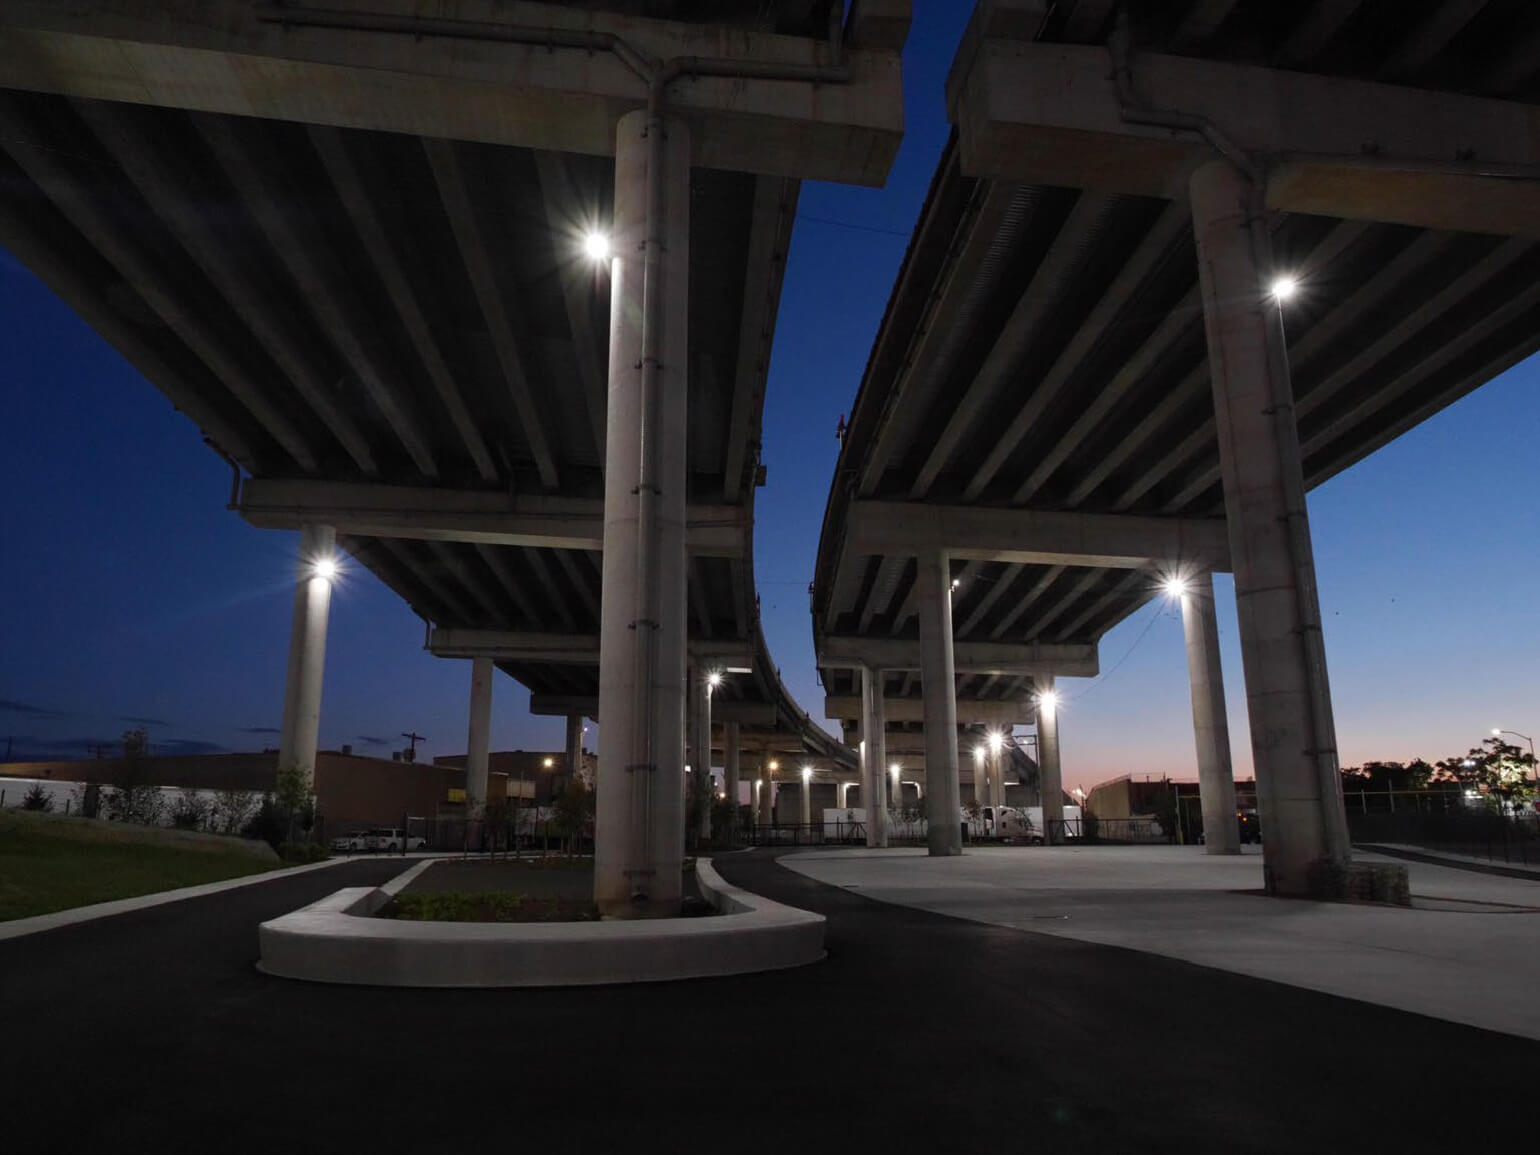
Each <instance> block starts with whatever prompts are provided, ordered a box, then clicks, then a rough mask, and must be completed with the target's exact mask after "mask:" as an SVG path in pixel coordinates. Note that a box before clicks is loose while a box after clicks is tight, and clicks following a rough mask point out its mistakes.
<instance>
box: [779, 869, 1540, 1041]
mask: <svg viewBox="0 0 1540 1155" xmlns="http://www.w3.org/2000/svg"><path fill="white" fill-rule="evenodd" d="M1358 857H1359V858H1361V859H1364V860H1378V861H1389V860H1388V859H1386V858H1384V857H1383V856H1380V855H1373V854H1360V855H1358ZM780 862H781V864H782V865H783V866H787V867H789V868H791V869H792V870H796V871H799V872H801V873H803V874H806V875H808V876H809V877H812V878H815V879H817V880H819V881H820V882H825V883H828V884H830V885H834V886H841V887H845V888H847V889H850V890H852V891H854V892H855V893H858V894H862V895H865V896H866V897H868V898H873V899H877V900H879V901H884V902H892V903H898V904H900V905H904V906H911V907H916V908H919V909H921V910H927V911H932V912H934V913H937V914H945V915H951V916H953V917H956V918H965V919H971V920H973V921H975V922H982V923H989V924H993V925H996V926H1005V927H1012V928H1015V929H1018V930H1029V931H1033V932H1035V933H1039V934H1048V935H1055V936H1058V937H1061V938H1069V939H1077V940H1080V941H1083V942H1092V943H1101V944H1105V945H1110V946H1119V947H1125V948H1127V949H1129V950H1136V951H1144V952H1148V953H1151V954H1157V955H1163V956H1166V957H1168V958H1177V959H1183V960H1185V961H1188V962H1193V963H1198V964H1200V965H1203V966H1209V967H1217V968H1219V969H1222V970H1227V971H1233V972H1236V973H1239V974H1246V975H1252V976H1254V977H1257V978H1263V979H1270V980H1272V981H1274V982H1281V983H1288V984H1291V985H1293V986H1299V987H1304V988H1307V989H1310V990H1316V991H1324V992H1327V993H1329V994H1335V995H1341V996H1344V997H1347V998H1353V999H1361V1000H1363V1001H1365V1002H1370V1003H1377V1004H1380V1005H1382V1006H1389V1007H1396V1008H1399V1009H1402V1010H1408V1011H1414V1012H1418V1013H1421V1014H1426V1015H1432V1016H1435V1017H1438V1018H1442V1019H1447V1020H1449V1021H1451V1022H1457V1023H1466V1024H1469V1025H1472V1026H1478V1027H1485V1028H1488V1029H1490V1030H1496V1031H1505V1032H1508V1033H1510V1034H1516V1035H1522V1036H1524V1037H1527V1038H1531V1039H1540V1000H1537V999H1536V998H1535V960H1536V959H1537V958H1540V886H1536V885H1535V883H1534V882H1532V881H1529V880H1528V879H1515V878H1502V877H1496V876H1493V875H1489V874H1478V873H1474V872H1471V871H1467V870H1458V869H1453V868H1450V867H1443V866H1435V865H1432V864H1427V863H1421V862H1412V863H1408V864H1407V866H1408V872H1409V875H1410V878H1411V886H1412V895H1413V908H1412V909H1404V908H1398V907H1385V906H1349V905H1343V904H1336V903H1317V902H1307V901H1301V900H1292V899H1274V898H1268V897H1266V896H1264V895H1262V894H1261V893H1260V892H1261V886H1262V860H1261V855H1260V853H1256V852H1252V853H1248V854H1245V855H1242V856H1239V857H1220V856H1209V855H1205V854H1204V853H1203V852H1202V850H1201V848H1197V847H1180V846H1065V847H995V848H981V849H978V850H975V851H972V852H970V853H967V854H964V855H963V856H961V857H958V858H928V857H927V856H926V855H925V853H924V851H913V850H888V851H864V850H854V851H843V850H842V851H821V852H813V851H810V852H804V853H801V854H788V855H785V856H784V857H782V858H781V859H780Z"/></svg>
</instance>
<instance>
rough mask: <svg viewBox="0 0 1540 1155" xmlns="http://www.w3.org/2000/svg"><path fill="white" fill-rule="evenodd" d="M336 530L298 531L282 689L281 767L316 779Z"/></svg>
mask: <svg viewBox="0 0 1540 1155" xmlns="http://www.w3.org/2000/svg"><path fill="white" fill-rule="evenodd" d="M336 549H337V531H336V530H335V529H333V528H332V527H331V526H329V525H307V526H305V528H304V529H302V530H301V531H300V535H299V582H298V584H297V585H296V586H295V587H294V616H293V618H292V619H291V622H290V625H289V675H288V680H287V682H285V684H284V690H283V729H282V730H280V731H279V739H278V769H279V770H280V771H282V770H288V769H292V768H295V767H297V768H299V769H300V770H302V771H304V774H305V778H306V779H307V780H308V781H310V782H311V783H314V781H315V750H316V742H317V741H318V740H319V737H320V732H321V680H322V676H323V675H324V674H325V671H326V622H327V617H328V615H329V614H330V612H331V604H332V575H333V574H334V573H335V567H336V557H335V554H336Z"/></svg>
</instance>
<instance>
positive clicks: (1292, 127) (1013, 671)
mask: <svg viewBox="0 0 1540 1155" xmlns="http://www.w3.org/2000/svg"><path fill="white" fill-rule="evenodd" d="M1537 46H1540V9H1537V8H1536V7H1535V6H1534V5H1532V4H1525V3H1509V2H1502V0H1492V2H1489V3H1479V2H1478V3H1466V2H1463V0H1449V2H1443V0H1419V2H1416V3H1385V2H1380V0H1316V2H1313V3H1300V4H1272V3H1265V2H1257V0H1186V2H1180V3H1169V4H1168V3H1159V4H1157V3H1141V2H1138V0H1129V2H1128V3H1125V4H1116V3H1113V2H1112V0H1076V2H1069V0H1065V2H1059V3H1052V4H1047V3H1041V2H1032V0H981V2H980V3H979V5H978V7H977V8H976V10H975V13H974V15H973V19H972V21H971V23H970V25H969V28H968V31H967V33H966V34H965V37H964V40H963V43H962V46H961V48H960V50H959V52H958V55H957V58H956V60H955V62H954V65H953V68H952V71H951V74H950V76H949V79H948V82H947V90H946V99H947V107H948V113H949V118H950V120H951V122H952V124H953V126H954V131H953V135H952V139H951V141H950V143H949V145H948V146H947V148H946V150H945V153H944V155H943V156H942V158H941V161H940V164H939V165H938V168H937V170H936V173H935V176H934V179H933V181H932V183H931V187H930V191H929V194H928V196H927V198H926V201H925V204H924V207H923V209H922V211H921V214H920V219H919V222H918V224H917V226H916V228H915V230H914V234H913V237H912V239H911V241H910V244H909V248H908V251H907V253H906V255H905V258H904V262H903V265H902V268H901V271H900V273H899V276H898V280H897V283H896V285H895V287H894V289H893V292H892V295H891V297H890V299H889V303H888V308H887V312H886V315H885V316H884V319H883V321H882V324H881V327H880V329H879V332H878V335H877V338H876V341H875V344H874V345H873V348H872V352H871V356H870V359H869V361H868V364H867V367H866V370H865V374H864V376H863V378H862V381H861V385H860V389H859V392H858V394H857V397H856V400H855V402H854V407H853V410H852V412H851V415H850V421H849V426H848V432H847V433H846V435H845V438H844V443H843V446H842V449H841V453H840V457H839V462H838V465H837V472H836V476H835V478H834V482H833V485H832V487H831V491H830V496H829V502H828V507H827V510H826V513H825V518H824V524H823V532H822V537H821V540H820V546H819V552H818V561H817V571H816V574H815V581H814V586H813V595H812V613H813V627H814V634H815V643H816V646H817V651H818V661H819V665H820V669H821V674H822V678H823V681H824V684H825V686H826V687H827V689H828V693H829V701H828V703H827V705H826V709H827V710H828V712H830V713H831V715H834V716H837V717H838V718H839V719H840V720H841V721H842V723H843V724H844V725H845V727H846V729H847V733H850V734H853V735H855V734H869V733H870V734H877V735H882V734H884V733H885V732H887V731H888V729H889V727H886V726H885V725H884V714H885V713H886V714H894V713H896V712H898V711H900V710H907V711H909V713H910V714H912V713H913V712H914V709H915V706H916V705H919V704H921V703H923V705H922V706H921V707H920V709H921V714H922V716H923V719H924V724H925V734H926V738H925V751H924V764H925V769H926V775H927V778H928V779H929V784H928V786H927V793H928V795H929V797H930V799H931V801H932V804H933V806H934V809H933V810H932V816H933V819H935V820H933V822H932V824H931V829H932V840H933V843H932V850H933V851H934V852H937V853H956V852H957V849H958V847H957V840H956V824H955V823H954V822H952V821H950V820H946V821H942V820H941V819H943V818H945V817H946V816H947V815H949V814H952V813H955V810H954V808H955V806H956V804H957V801H958V798H959V793H958V791H959V786H958V777H959V770H958V753H957V742H958V738H957V735H958V726H959V725H962V726H968V725H974V726H977V725H980V724H984V723H985V722H986V720H988V719H992V718H995V717H996V716H997V715H999V713H1000V712H1001V711H1002V710H1003V711H1004V712H1005V713H1006V714H1008V715H1010V716H1011V717H1012V720H1014V721H1019V722H1026V721H1030V720H1031V719H1032V717H1033V716H1034V714H1036V715H1037V724H1038V731H1039V743H1040V751H1039V753H1040V760H1041V762H1042V789H1043V793H1044V796H1045V802H1048V803H1049V806H1050V811H1051V810H1052V809H1053V808H1054V807H1055V806H1056V804H1057V800H1058V799H1059V798H1060V797H1061V794H1060V785H1059V783H1060V778H1059V769H1058V758H1057V725H1058V723H1057V718H1056V715H1055V712H1054V710H1053V705H1052V704H1053V701H1054V698H1053V694H1052V689H1053V685H1054V683H1053V679H1054V677H1055V676H1056V675H1057V676H1068V675H1074V676H1086V675H1093V674H1095V673H1096V672H1097V669H1098V666H1097V644H1098V642H1099V640H1100V638H1101V637H1102V636H1103V635H1104V634H1105V633H1106V632H1107V630H1109V629H1110V628H1111V627H1112V626H1114V625H1116V624H1117V623H1118V622H1120V621H1122V620H1124V619H1126V618H1127V617H1128V616H1129V615H1130V614H1131V613H1133V612H1134V611H1135V610H1136V609H1137V608H1138V607H1139V606H1141V605H1142V604H1144V603H1145V602H1147V601H1148V600H1149V599H1151V598H1152V597H1155V596H1156V595H1157V594H1158V593H1159V592H1160V591H1161V589H1162V588H1163V586H1165V585H1166V584H1167V583H1168V582H1169V583H1171V586H1170V588H1172V589H1173V590H1176V591H1178V592H1180V593H1181V596H1182V601H1183V606H1184V619H1185V622H1186V630H1187V638H1188V660H1189V672H1190V675H1191V677H1192V680H1193V698H1194V721H1195V725H1196V727H1197V733H1198V754H1199V765H1200V774H1201V777H1202V778H1203V780H1204V783H1205V786H1204V790H1205V806H1204V809H1205V824H1206V827H1207V829H1208V830H1209V832H1210V845H1211V849H1216V850H1222V849H1228V847H1227V846H1226V845H1225V843H1226V840H1227V839H1228V837H1229V836H1232V835H1233V834H1234V830H1233V826H1234V823H1233V821H1231V820H1229V818H1228V817H1227V816H1228V815H1229V814H1231V813H1233V787H1230V786H1229V783H1230V780H1231V770H1230V757H1229V745H1228V735H1227V732H1226V730H1225V726H1224V703H1223V692H1222V679H1221V674H1220V670H1219V656H1218V647H1217V641H1216V640H1215V630H1216V625H1215V619H1214V612H1213V600H1212V585H1211V582H1210V581H1209V574H1211V573H1212V572H1214V571H1233V572H1234V573H1235V577H1236V590H1237V598H1238V605H1239V613H1240V626H1241V641H1242V651H1243V656H1244V664H1245V674H1246V682H1247V691H1248V706H1249V711H1250V716H1251V730H1252V741H1253V753H1254V755H1255V758H1256V767H1257V778H1258V784H1259V791H1260V793H1261V799H1262V809H1263V815H1262V818H1263V823H1264V825H1265V826H1266V827H1267V837H1268V843H1267V851H1268V867H1269V880H1270V885H1272V886H1274V887H1275V888H1276V889H1279V890H1282V891H1287V892H1293V893H1304V892H1307V891H1312V890H1313V889H1316V888H1317V886H1318V884H1319V885H1323V886H1326V887H1327V888H1328V889H1329V888H1330V886H1331V885H1334V883H1331V882H1330V880H1331V879H1333V878H1337V877H1340V876H1341V875H1342V873H1343V871H1344V870H1345V869H1346V867H1347V864H1348V854H1347V845H1346V832H1345V826H1344V823H1343V821H1342V814H1341V804H1340V788H1339V786H1338V781H1337V766H1336V743H1335V732H1334V724H1333V720H1332V715H1331V702H1330V694H1329V689H1328V685H1327V678H1326V669H1325V660H1324V651H1323V648H1322V645H1321V640H1320V638H1321V634H1320V620H1319V608H1318V606H1317V600H1316V594H1315V587H1314V580H1315V579H1314V563H1313V559H1312V557H1311V552H1310V542H1309V530H1308V523H1307V520H1306V515H1305V503H1304V494H1305V492H1306V490H1308V489H1309V488H1311V487H1314V486H1316V485H1319V484H1320V483H1321V482H1323V481H1325V480H1327V479H1328V478H1330V477H1332V476H1334V475H1335V474H1337V473H1338V472H1340V471H1342V470H1343V469H1345V468H1347V467H1348V466H1349V465H1351V464H1353V463H1354V462H1356V461H1358V460H1360V459H1362V458H1363V457H1365V456H1366V455H1368V454H1369V453H1372V452H1373V451H1374V450H1375V449H1376V448H1378V447H1380V446H1382V445H1384V444H1385V443H1386V442H1388V441H1390V440H1391V439H1393V438H1394V437H1396V436H1397V435H1399V434H1400V433H1402V432H1404V431H1405V430H1407V429H1409V428H1411V427H1412V426H1414V425H1416V424H1417V423H1418V422H1420V421H1422V420H1424V419H1426V418H1427V417H1428V416H1430V415H1431V414H1433V413H1436V412H1437V411H1438V410H1440V409H1441V408H1443V407H1444V406H1446V405H1448V404H1450V403H1451V402H1452V401H1454V400H1456V399H1457V398H1459V397H1461V396H1463V395H1464V394H1466V393H1467V392H1469V391H1470V390H1472V389H1475V388H1476V387H1478V386H1479V385H1480V384H1481V383H1482V382H1484V381H1486V380H1488V379H1490V378H1491V377H1492V376H1494V375H1495V374H1497V373H1500V372H1502V371H1503V370H1504V369H1506V368H1508V367H1510V366H1512V365H1513V364H1515V363H1516V362H1518V361H1520V360H1522V359H1523V358H1525V357H1527V356H1529V355H1530V354H1531V353H1533V352H1534V351H1535V350H1536V349H1537V348H1540V130H1537V125H1540V112H1537V110H1536V105H1537V103H1540V47H1537ZM1290 289H1294V290H1296V291H1294V292H1293V293H1292V294H1290V293H1289V290H1290ZM1275 290H1277V291H1275ZM995 724H998V723H995ZM874 761H875V763H876V764H877V765H879V766H880V765H882V764H883V763H884V758H883V756H882V753H881V752H880V751H878V752H877V754H876V757H875V759H874ZM1216 835H1218V837H1216ZM1322 880H1325V881H1322Z"/></svg>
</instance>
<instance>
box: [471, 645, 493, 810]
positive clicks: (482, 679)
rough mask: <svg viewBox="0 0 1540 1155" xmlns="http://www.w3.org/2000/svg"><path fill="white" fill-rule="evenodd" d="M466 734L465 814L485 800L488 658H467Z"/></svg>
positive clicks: (489, 699)
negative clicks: (467, 729) (469, 701)
mask: <svg viewBox="0 0 1540 1155" xmlns="http://www.w3.org/2000/svg"><path fill="white" fill-rule="evenodd" d="M469 730H470V732H469V733H468V734H467V736H466V739H465V814H466V817H471V816H472V815H474V814H476V813H477V812H478V811H479V810H480V809H481V807H482V806H484V805H486V801H487V751H488V749H489V748H490V745H491V734H492V659H491V658H472V659H471V711H470V727H469Z"/></svg>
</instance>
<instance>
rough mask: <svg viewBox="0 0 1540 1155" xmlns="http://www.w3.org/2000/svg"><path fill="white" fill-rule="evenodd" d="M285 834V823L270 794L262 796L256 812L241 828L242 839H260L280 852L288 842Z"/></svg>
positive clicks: (286, 831)
mask: <svg viewBox="0 0 1540 1155" xmlns="http://www.w3.org/2000/svg"><path fill="white" fill-rule="evenodd" d="M287 833H288V826H287V823H286V822H285V821H284V819H283V817H282V815H281V814H280V813H279V810H278V807H277V805H276V804H275V803H274V802H273V796H272V795H271V794H264V795H262V804H261V805H260V806H259V807H258V808H257V812H256V813H255V814H253V815H252V816H251V817H250V818H248V819H247V820H246V824H245V825H244V826H242V827H241V837H242V838H260V839H261V840H262V841H263V842H265V843H267V844H268V845H269V846H271V847H272V848H273V849H274V850H280V848H281V847H282V846H283V845H284V843H285V842H287V841H288V839H287V837H286V836H287ZM280 856H281V854H280Z"/></svg>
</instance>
